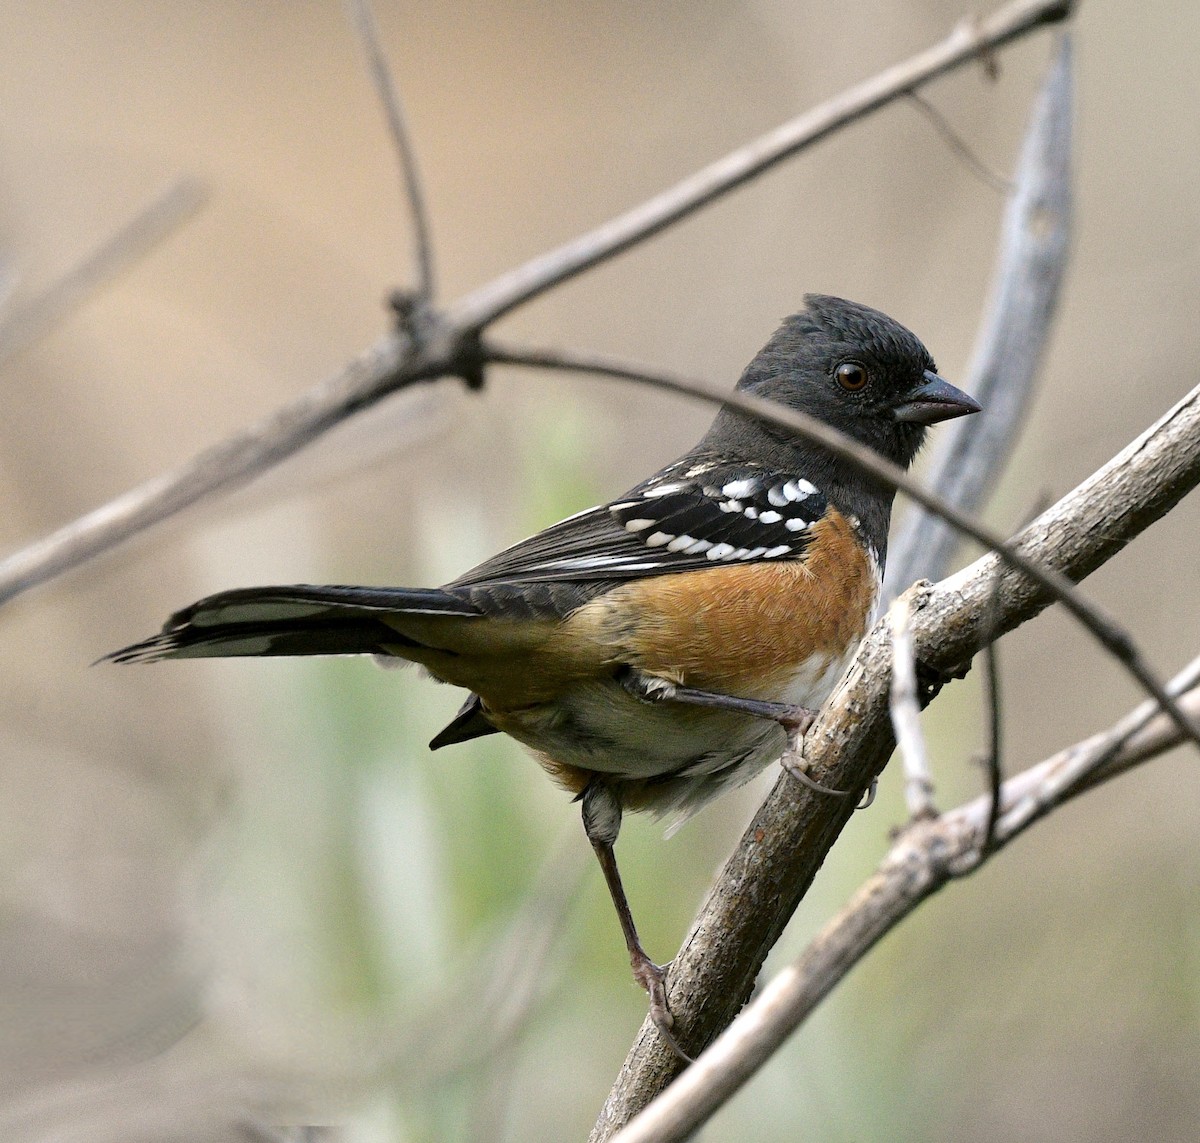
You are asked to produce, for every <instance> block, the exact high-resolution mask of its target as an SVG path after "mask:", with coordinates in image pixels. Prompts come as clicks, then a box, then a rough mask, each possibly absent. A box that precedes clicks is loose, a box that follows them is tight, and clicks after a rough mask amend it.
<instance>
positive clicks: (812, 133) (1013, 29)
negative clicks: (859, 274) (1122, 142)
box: [451, 0, 1072, 328]
mask: <svg viewBox="0 0 1200 1143" xmlns="http://www.w3.org/2000/svg"><path fill="white" fill-rule="evenodd" d="M1071 8H1072V3H1071V0H1058V2H1055V0H1015V2H1014V3H1011V4H1006V5H1004V7H1002V8H998V9H997V10H996V11H995V12H993V13H992V14H991V15H990V16H986V17H984V18H982V19H979V20H971V21H962V22H960V23H959V24H958V25H957V26H956V27H955V28H954V30H953V31H952V32H951V33H950V35H949V36H947V37H946V38H945V39H944V40H942V42H941V43H939V44H935V45H934V46H933V47H930V48H926V50H925V51H923V52H919V53H918V54H917V55H915V56H912V57H910V58H909V59H908V60H906V61H904V62H903V63H900V64H896V65H894V66H893V67H890V68H888V69H887V70H885V71H882V72H880V73H879V74H878V75H875V76H873V77H872V78H870V79H868V80H865V81H864V82H862V83H860V84H857V85H856V86H854V87H852V88H849V89H848V90H846V91H845V92H843V93H842V94H841V95H839V96H836V97H835V98H833V99H830V100H828V101H827V102H825V103H823V104H821V105H820V106H819V107H815V108H813V109H812V110H811V111H808V112H805V113H804V114H803V115H798V116H797V117H796V118H795V119H791V120H789V121H788V122H787V123H783V124H781V125H780V126H779V127H776V128H775V130H773V131H770V132H768V133H767V134H765V135H763V136H761V137H760V138H758V139H756V140H755V141H754V142H752V143H749V144H747V145H746V146H744V147H740V148H738V150H736V151H732V152H731V153H730V154H728V155H726V156H725V157H724V158H721V159H718V160H717V161H716V162H714V163H711V164H709V166H707V167H704V168H702V169H701V170H699V171H697V172H696V173H695V174H693V175H690V176H689V177H688V178H686V179H684V180H683V181H682V182H680V183H678V184H676V185H675V186H674V187H671V188H670V189H669V190H666V191H663V192H662V193H661V194H658V195H656V196H655V197H654V198H652V199H649V200H648V201H646V202H644V203H642V204H640V205H639V206H636V207H634V208H633V209H632V210H629V211H626V213H624V214H622V215H619V216H618V217H616V218H614V219H612V220H610V221H609V222H606V223H605V224H604V225H602V226H599V227H597V228H596V229H595V230H593V231H591V232H590V233H588V234H584V235H581V236H580V237H579V238H576V239H574V240H573V241H571V242H568V243H566V244H565V245H563V246H560V247H559V248H558V249H557V250H551V251H550V252H549V253H547V254H543V255H542V256H541V257H539V258H535V259H533V260H532V261H531V262H527V263H526V264H525V265H524V266H519V267H517V268H516V269H515V270H512V271H510V272H509V273H507V274H504V275H502V276H501V277H499V278H497V279H496V280H495V281H493V282H491V283H489V284H488V285H486V286H484V287H483V288H482V289H480V290H477V291H476V292H475V293H473V294H470V295H469V296H468V297H466V298H464V299H463V300H462V301H461V302H458V303H457V304H456V305H455V306H454V307H453V309H452V310H451V319H452V320H453V321H455V322H461V323H463V324H466V325H470V326H473V327H475V328H481V327H483V326H484V325H486V324H487V323H488V322H491V321H494V320H495V319H496V318H498V317H500V316H501V315H502V314H505V313H507V312H508V311H509V310H511V309H512V308H513V307H514V306H518V305H522V304H523V303H525V302H527V301H529V300H530V299H531V298H533V297H536V296H537V295H538V294H541V293H543V292H544V291H546V290H548V289H550V287H551V286H555V285H557V284H558V283H559V282H563V281H566V280H567V279H568V278H572V277H574V276H575V275H577V274H580V273H582V272H583V271H584V270H589V269H591V268H592V267H593V266H596V265H598V264H599V263H601V262H603V261H606V260H607V259H609V258H611V257H613V256H614V255H616V254H620V253H621V252H622V251H623V250H627V249H629V247H630V246H632V245H634V244H635V243H637V242H640V241H642V240H643V239H645V238H647V237H649V236H650V235H651V234H657V233H658V232H659V231H660V230H662V229H664V228H665V227H667V226H670V225H671V224H672V223H675V222H678V221H679V220H680V219H681V218H686V217H687V215H689V214H691V213H692V212H693V211H696V210H699V209H700V208H701V207H702V206H707V205H708V204H709V203H711V202H713V201H714V200H716V199H717V198H719V197H721V196H722V195H724V194H727V193H728V192H729V191H731V190H733V189H734V188H735V187H738V186H741V184H742V183H744V182H747V181H748V180H749V179H752V178H755V177H756V176H757V175H760V174H762V173H763V172H764V171H766V170H768V169H769V168H770V167H772V166H774V165H775V164H776V163H779V162H781V161H782V160H784V159H787V158H790V157H791V156H792V155H795V154H796V153H797V152H798V151H800V150H802V149H803V148H805V147H809V146H811V145H812V144H813V143H816V142H818V141H819V140H821V139H824V138H825V137H826V136H827V135H830V134H832V133H833V132H834V131H836V130H837V129H838V128H840V127H844V126H846V124H848V123H853V122H854V121H855V120H856V119H860V118H862V117H863V116H864V115H868V114H870V113H871V112H872V111H877V110H879V108H881V107H883V106H885V105H886V104H888V103H890V102H891V101H892V100H894V99H897V98H899V97H900V96H903V95H907V94H908V93H909V92H910V91H914V90H915V89H916V88H918V87H920V86H922V85H923V84H926V83H928V82H929V81H930V80H932V79H936V78H937V77H938V76H940V75H944V74H945V73H946V72H948V71H951V70H952V69H954V68H956V67H959V66H961V65H962V64H964V63H967V62H969V61H970V60H974V59H977V58H978V57H980V56H981V55H986V54H987V53H988V52H990V51H992V50H994V49H996V48H998V47H1001V46H1002V45H1004V44H1007V43H1008V42H1009V41H1010V40H1012V39H1013V38H1014V37H1017V36H1020V35H1023V34H1024V33H1026V32H1028V31H1030V30H1031V29H1032V28H1035V27H1038V26H1039V25H1041V24H1046V23H1052V22H1055V21H1059V20H1064V19H1066V18H1067V17H1068V16H1069V15H1070V13H1071Z"/></svg>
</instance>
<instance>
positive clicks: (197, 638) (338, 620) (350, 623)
mask: <svg viewBox="0 0 1200 1143" xmlns="http://www.w3.org/2000/svg"><path fill="white" fill-rule="evenodd" d="M398 614H410V615H445V616H460V617H463V618H469V617H473V616H478V615H479V614H480V612H479V610H478V609H477V608H475V607H473V606H472V605H471V604H470V603H469V602H468V601H466V600H464V599H461V598H459V597H457V596H454V595H451V594H450V593H449V592H446V591H440V590H438V589H436V588H431V589H424V588H414V589H408V588H369V587H368V588H364V587H313V586H310V585H308V584H298V585H296V586H294V587H257V588H255V587H252V588H239V589H237V590H235V591H224V592H221V593H219V594H217V595H210V596H208V597H207V598H206V599H202V600H200V601H199V602H198V603H193V604H192V605H191V606H190V607H186V608H184V609H183V610H182V611H179V612H176V614H174V615H172V616H171V618H170V619H168V620H167V622H166V624H165V625H164V627H163V629H162V632H161V633H160V634H158V635H154V636H152V637H151V638H149V639H144V640H142V642H140V643H133V644H131V645H130V646H128V647H122V648H121V649H120V650H119V651H114V652H112V653H111V654H109V655H105V656H104V657H103V658H102V659H100V660H99V662H102V663H103V662H109V663H152V662H154V661H155V660H157V659H193V658H219V657H225V656H247V655H253V656H258V655H370V654H387V653H388V651H387V650H386V648H391V649H395V648H398V647H405V646H409V647H414V648H415V647H419V646H421V644H419V643H417V642H415V641H414V640H412V639H410V638H407V637H406V636H404V635H403V634H402V633H401V632H400V631H398V630H397V629H396V627H394V626H392V625H390V624H389V623H387V622H385V619H384V617H385V616H386V615H398Z"/></svg>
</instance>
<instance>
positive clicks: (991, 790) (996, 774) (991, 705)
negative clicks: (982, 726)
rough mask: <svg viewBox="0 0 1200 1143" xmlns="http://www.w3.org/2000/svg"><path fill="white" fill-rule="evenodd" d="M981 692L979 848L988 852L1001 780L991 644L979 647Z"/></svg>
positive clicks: (995, 656)
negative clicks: (984, 801)
mask: <svg viewBox="0 0 1200 1143" xmlns="http://www.w3.org/2000/svg"><path fill="white" fill-rule="evenodd" d="M983 693H984V694H985V695H986V696H987V710H988V719H987V727H988V749H987V754H986V755H985V757H984V759H983V765H984V772H985V773H986V774H987V778H988V791H987V796H988V813H987V822H986V824H985V826H984V830H983V841H982V842H981V843H980V847H981V848H982V850H983V851H984V852H985V853H990V852H991V850H992V847H993V845H994V844H995V841H996V823H997V822H998V821H999V820H1000V787H1001V786H1002V785H1003V782H1004V765H1003V762H1002V761H1001V754H1000V736H1001V731H1002V728H1003V727H1002V720H1001V710H1000V655H999V652H998V650H997V649H996V644H995V643H988V644H987V645H986V646H985V647H984V649H983Z"/></svg>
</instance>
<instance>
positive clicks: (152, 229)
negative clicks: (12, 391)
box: [0, 176, 208, 364]
mask: <svg viewBox="0 0 1200 1143" xmlns="http://www.w3.org/2000/svg"><path fill="white" fill-rule="evenodd" d="M207 199H208V190H207V188H206V187H205V186H204V184H203V183H201V182H200V181H199V180H198V179H194V178H190V177H186V176H185V177H183V178H180V179H176V181H175V182H173V183H172V184H171V185H170V186H168V187H167V188H166V189H165V190H163V191H162V192H160V193H159V194H158V195H156V196H155V197H154V198H153V199H152V200H151V201H150V202H148V203H147V204H146V205H145V206H143V207H142V209H141V210H139V211H138V212H137V214H136V215H134V217H133V218H131V219H130V220H129V221H128V222H127V223H125V224H124V225H123V226H122V227H121V228H120V229H119V230H117V231H116V233H114V234H112V235H111V236H110V237H108V238H107V239H105V240H104V242H103V243H102V244H101V245H100V246H99V247H97V248H96V249H95V250H93V251H92V252H91V253H90V254H88V255H87V257H86V258H84V259H83V260H82V261H81V262H79V263H78V264H77V265H75V266H73V267H72V268H71V269H70V270H68V271H67V273H66V274H65V275H64V276H63V277H62V278H60V279H59V280H58V281H57V282H55V283H54V284H53V285H51V286H50V287H49V288H48V289H46V290H43V291H42V292H41V293H40V294H38V295H37V297H35V298H32V299H31V300H30V301H28V302H26V303H25V304H24V305H18V306H14V307H13V308H12V310H11V311H10V312H9V313H8V314H7V315H6V316H5V317H4V318H3V319H0V364H3V363H4V362H6V361H9V360H10V359H11V358H13V357H15V356H16V355H17V354H18V353H20V352H21V351H22V350H24V349H26V348H28V347H29V346H30V345H32V344H33V343H34V342H35V341H37V340H38V338H40V337H44V336H45V335H46V334H47V333H49V332H50V330H52V329H53V328H54V327H55V326H56V325H57V324H58V323H59V322H60V321H62V319H63V318H64V317H65V316H66V315H67V314H68V313H70V312H71V311H72V310H74V309H76V308H77V307H78V306H79V305H81V304H82V303H83V301H84V300H85V299H86V298H87V297H88V296H89V295H90V294H92V293H94V292H95V291H96V290H97V289H99V288H100V287H101V286H104V285H107V284H108V283H109V282H111V281H112V280H113V279H114V278H115V277H116V276H117V275H118V274H120V273H121V271H122V270H124V269H125V268H126V267H128V266H129V265H131V264H132V263H133V262H136V261H137V260H138V259H139V258H141V257H143V256H144V255H145V254H147V253H148V252H149V251H150V250H152V249H153V248H154V247H155V246H157V245H158V243H160V242H161V241H162V240H163V239H164V238H165V237H166V236H167V235H168V234H170V233H171V232H172V231H173V230H175V229H176V228H177V227H178V226H179V225H180V224H181V223H183V222H184V221H185V220H187V219H188V218H190V217H191V216H192V215H193V214H195V213H196V211H198V210H199V209H200V208H201V207H202V206H203V205H204V203H205V202H206V201H207Z"/></svg>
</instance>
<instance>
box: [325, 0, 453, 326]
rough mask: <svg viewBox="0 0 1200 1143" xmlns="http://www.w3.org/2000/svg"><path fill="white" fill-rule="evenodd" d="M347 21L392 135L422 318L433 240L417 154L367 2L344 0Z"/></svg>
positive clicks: (428, 298) (430, 285)
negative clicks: (406, 209)
mask: <svg viewBox="0 0 1200 1143" xmlns="http://www.w3.org/2000/svg"><path fill="white" fill-rule="evenodd" d="M346 2H347V5H348V7H349V9H350V19H351V22H352V23H353V24H354V30H355V32H356V33H357V34H358V39H359V42H360V43H361V44H362V49H363V53H364V54H365V55H366V57H367V66H368V68H369V69H370V72H371V82H372V83H373V84H374V85H375V93H376V95H377V96H378V97H379V102H380V104H381V105H382V107H383V113H384V116H385V117H386V119H387V125H388V131H389V133H390V134H391V136H392V147H393V148H394V149H395V152H396V159H397V161H398V162H399V164H400V172H401V174H402V175H403V177H404V193H405V201H406V202H407V204H408V217H409V223H410V224H411V226H412V238H413V269H414V275H415V277H416V286H415V288H414V290H413V292H412V295H411V300H412V301H413V302H415V303H416V314H417V315H418V316H420V317H424V315H425V313H426V312H427V311H428V310H429V308H430V307H431V306H432V304H433V297H434V288H435V281H434V270H433V238H432V236H431V233H430V226H429V211H428V208H427V206H426V204H425V190H424V187H423V185H422V183H421V172H420V168H419V167H418V165H417V152H416V148H415V147H414V146H413V142H412V137H411V135H410V134H409V130H408V120H407V117H406V116H405V114H404V104H403V102H402V101H401V99H400V93H399V90H398V89H397V87H396V83H395V81H394V79H393V78H392V72H391V68H390V67H389V66H388V61H387V56H386V55H385V54H384V51H383V44H382V42H381V41H380V37H379V24H378V22H377V21H376V19H375V13H374V11H373V10H372V8H371V4H370V0H346Z"/></svg>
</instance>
